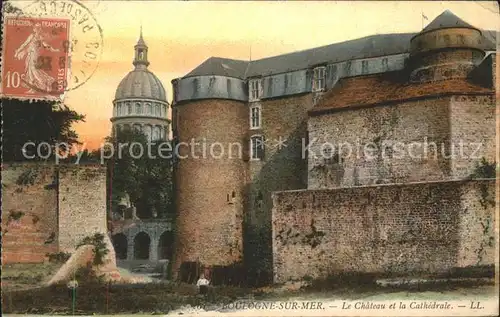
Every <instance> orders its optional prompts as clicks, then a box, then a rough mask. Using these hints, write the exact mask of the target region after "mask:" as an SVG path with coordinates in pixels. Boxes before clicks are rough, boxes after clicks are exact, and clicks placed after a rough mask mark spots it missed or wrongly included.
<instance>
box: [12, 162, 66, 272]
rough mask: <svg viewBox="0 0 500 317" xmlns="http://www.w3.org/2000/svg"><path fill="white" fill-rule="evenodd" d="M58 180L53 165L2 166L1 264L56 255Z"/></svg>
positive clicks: (24, 261)
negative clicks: (47, 254) (48, 254)
mask: <svg viewBox="0 0 500 317" xmlns="http://www.w3.org/2000/svg"><path fill="white" fill-rule="evenodd" d="M56 181H57V171H56V168H55V166H54V165H49V164H47V165H45V164H39V165H35V164H2V264H9V263H38V262H43V261H44V259H45V254H46V253H54V252H57V250H58V244H57V242H58V230H57V183H56Z"/></svg>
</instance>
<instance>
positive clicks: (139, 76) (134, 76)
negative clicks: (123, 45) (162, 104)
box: [115, 68, 167, 101]
mask: <svg viewBox="0 0 500 317" xmlns="http://www.w3.org/2000/svg"><path fill="white" fill-rule="evenodd" d="M127 98H140V99H155V100H161V101H167V97H166V92H165V88H164V87H163V85H162V83H161V81H160V80H159V79H158V77H156V76H155V75H154V74H153V73H152V72H150V71H149V70H147V69H141V68H139V69H137V68H136V69H134V70H133V71H131V72H129V73H128V74H127V75H126V76H125V78H123V79H122V81H121V82H120V84H119V85H118V88H117V89H116V94H115V100H118V99H127Z"/></svg>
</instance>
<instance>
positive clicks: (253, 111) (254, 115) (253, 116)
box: [250, 105, 260, 129]
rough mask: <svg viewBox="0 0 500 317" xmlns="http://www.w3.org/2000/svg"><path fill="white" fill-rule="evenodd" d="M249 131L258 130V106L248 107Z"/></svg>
mask: <svg viewBox="0 0 500 317" xmlns="http://www.w3.org/2000/svg"><path fill="white" fill-rule="evenodd" d="M250 129H260V105H253V106H251V107H250Z"/></svg>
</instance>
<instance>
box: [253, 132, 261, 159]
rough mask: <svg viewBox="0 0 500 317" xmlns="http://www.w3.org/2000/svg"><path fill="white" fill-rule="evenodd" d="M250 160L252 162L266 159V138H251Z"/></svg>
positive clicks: (257, 136) (256, 136)
mask: <svg viewBox="0 0 500 317" xmlns="http://www.w3.org/2000/svg"><path fill="white" fill-rule="evenodd" d="M250 158H251V159H252V160H262V159H264V137H263V136H261V135H254V136H252V137H251V138H250Z"/></svg>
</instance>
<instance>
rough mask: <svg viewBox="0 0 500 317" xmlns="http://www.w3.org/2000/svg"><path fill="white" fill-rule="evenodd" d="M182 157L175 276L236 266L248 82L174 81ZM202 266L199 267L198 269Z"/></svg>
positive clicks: (178, 170) (240, 232)
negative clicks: (202, 268) (197, 270)
mask: <svg viewBox="0 0 500 317" xmlns="http://www.w3.org/2000/svg"><path fill="white" fill-rule="evenodd" d="M172 84H173V87H174V102H173V106H172V124H173V125H172V128H173V136H174V144H175V151H176V153H177V157H176V160H175V165H174V166H175V167H174V184H175V185H174V192H175V205H176V211H177V213H176V214H177V219H176V239H175V243H176V246H175V252H174V253H175V254H174V263H173V266H172V269H173V275H174V278H175V277H177V278H180V279H181V280H184V281H186V280H188V279H189V276H191V279H192V278H197V276H193V275H197V274H198V273H199V272H198V273H195V272H194V271H193V268H194V267H197V265H200V266H202V267H205V268H207V267H208V268H210V267H214V266H230V265H232V264H235V263H239V262H241V261H242V257H243V250H242V248H243V243H242V241H243V206H244V201H243V197H244V191H245V177H246V176H245V165H246V163H245V158H244V156H245V152H246V147H247V142H246V133H247V131H248V125H249V123H248V108H247V106H246V103H245V100H246V95H245V89H244V87H245V83H244V81H243V80H241V79H238V78H230V77H225V76H203V75H202V76H192V77H184V78H181V79H177V80H174V81H172ZM198 267H199V266H198Z"/></svg>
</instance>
